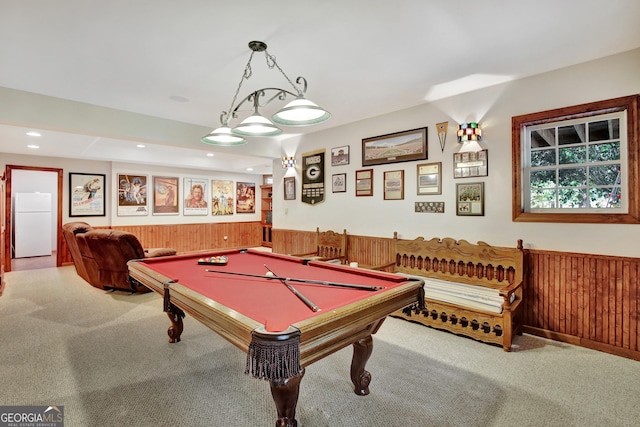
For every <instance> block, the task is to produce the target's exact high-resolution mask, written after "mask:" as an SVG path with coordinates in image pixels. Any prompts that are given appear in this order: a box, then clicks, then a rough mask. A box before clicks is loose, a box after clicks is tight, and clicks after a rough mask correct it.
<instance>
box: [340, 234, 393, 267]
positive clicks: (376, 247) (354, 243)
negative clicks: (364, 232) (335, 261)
mask: <svg viewBox="0 0 640 427" xmlns="http://www.w3.org/2000/svg"><path fill="white" fill-rule="evenodd" d="M347 237H348V247H347V259H348V260H349V261H350V262H357V263H358V264H359V265H360V266H363V267H375V266H384V265H388V264H391V263H393V262H394V261H395V252H394V251H395V248H394V239H393V238H391V237H372V236H356V235H348V236H347ZM389 268H390V267H389ZM389 268H383V269H382V271H386V270H389Z"/></svg>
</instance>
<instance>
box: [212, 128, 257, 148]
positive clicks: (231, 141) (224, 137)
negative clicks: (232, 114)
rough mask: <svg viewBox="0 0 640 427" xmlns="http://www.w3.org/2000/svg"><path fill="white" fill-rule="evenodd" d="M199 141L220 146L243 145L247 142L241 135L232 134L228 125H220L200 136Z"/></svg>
mask: <svg viewBox="0 0 640 427" xmlns="http://www.w3.org/2000/svg"><path fill="white" fill-rule="evenodd" d="M200 141H202V142H204V143H205V144H211V145H221V146H234V145H244V144H246V143H247V140H246V139H244V138H242V137H241V136H238V135H234V134H233V132H232V131H231V128H230V127H229V126H220V127H219V128H217V129H215V130H213V131H212V132H211V133H209V134H208V135H205V136H203V137H202V138H200Z"/></svg>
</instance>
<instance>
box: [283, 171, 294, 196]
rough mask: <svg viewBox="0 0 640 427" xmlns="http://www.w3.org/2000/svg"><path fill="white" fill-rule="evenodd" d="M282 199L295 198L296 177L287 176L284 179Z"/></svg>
mask: <svg viewBox="0 0 640 427" xmlns="http://www.w3.org/2000/svg"><path fill="white" fill-rule="evenodd" d="M284 199H285V200H295V199H296V177H295V176H288V177H286V178H285V179H284Z"/></svg>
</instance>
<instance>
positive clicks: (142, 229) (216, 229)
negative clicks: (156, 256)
mask: <svg viewBox="0 0 640 427" xmlns="http://www.w3.org/2000/svg"><path fill="white" fill-rule="evenodd" d="M96 228H113V229H116V230H122V231H128V232H129V233H132V234H135V235H136V236H137V237H138V240H140V243H141V244H142V247H144V248H174V249H175V250H177V251H178V252H179V253H182V252H193V251H201V250H207V249H227V248H250V247H257V246H260V245H261V244H262V226H261V224H260V222H259V221H255V222H223V223H220V222H216V223H202V224H167V225H131V226H117V227H96ZM224 236H227V240H225V239H224ZM60 238H61V239H62V241H63V243H64V249H65V250H64V258H63V264H73V260H72V259H71V254H69V249H68V248H67V242H66V241H64V237H62V236H61V237H60Z"/></svg>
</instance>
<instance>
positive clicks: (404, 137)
mask: <svg viewBox="0 0 640 427" xmlns="http://www.w3.org/2000/svg"><path fill="white" fill-rule="evenodd" d="M426 159H427V128H426V127H425V128H419V129H412V130H407V131H404V132H397V133H391V134H388V135H382V136H376V137H373V138H366V139H363V140H362V166H372V165H382V164H386V163H397V162H408V161H412V160H426Z"/></svg>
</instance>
